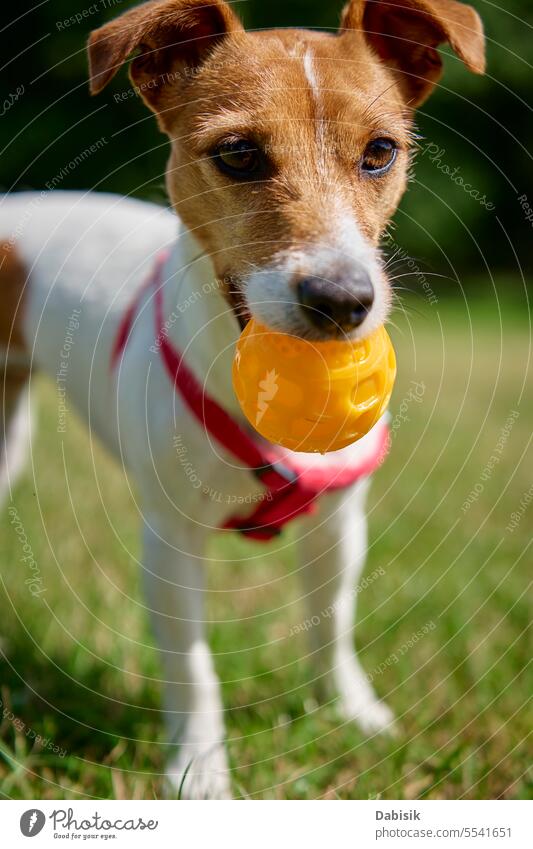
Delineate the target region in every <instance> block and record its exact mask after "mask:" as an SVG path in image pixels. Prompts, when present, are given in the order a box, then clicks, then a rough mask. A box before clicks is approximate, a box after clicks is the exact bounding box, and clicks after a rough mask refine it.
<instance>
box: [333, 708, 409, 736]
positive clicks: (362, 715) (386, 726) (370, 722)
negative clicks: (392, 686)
mask: <svg viewBox="0 0 533 849" xmlns="http://www.w3.org/2000/svg"><path fill="white" fill-rule="evenodd" d="M340 709H341V713H342V715H343V717H344V718H345V719H348V720H351V721H352V722H355V723H356V724H357V725H358V726H359V728H360V729H361V731H362V732H363V733H364V734H368V735H372V734H389V735H391V736H394V737H395V736H397V734H398V728H397V726H396V724H395V719H394V713H393V712H392V710H391V709H390V707H389V706H388V705H386V704H385V702H380V701H379V700H378V699H372V700H365V701H360V700H354V699H350V700H347V699H341V702H340Z"/></svg>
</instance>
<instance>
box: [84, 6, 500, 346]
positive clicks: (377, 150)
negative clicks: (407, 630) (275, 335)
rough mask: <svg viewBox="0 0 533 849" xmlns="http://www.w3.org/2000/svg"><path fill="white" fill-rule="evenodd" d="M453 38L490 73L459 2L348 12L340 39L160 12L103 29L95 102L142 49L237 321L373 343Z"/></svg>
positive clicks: (171, 176)
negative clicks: (391, 230)
mask: <svg viewBox="0 0 533 849" xmlns="http://www.w3.org/2000/svg"><path fill="white" fill-rule="evenodd" d="M442 42H449V44H450V45H451V47H452V48H453V50H454V51H455V53H456V54H457V56H459V57H460V59H462V61H463V62H464V63H465V64H466V65H467V67H468V68H469V69H470V70H471V71H474V72H476V73H481V72H482V71H483V69H484V43H483V31H482V25H481V22H480V19H479V17H478V15H477V13H476V12H475V11H474V10H473V9H472V8H471V7H470V6H465V5H463V4H462V3H457V2H455V1H454V0H351V2H350V3H349V4H348V5H347V6H346V7H345V9H344V11H343V14H342V19H341V26H340V29H339V31H338V33H335V34H328V33H321V32H310V31H306V30H270V31H262V32H245V31H244V29H243V27H242V25H241V24H240V22H239V20H238V19H237V17H236V16H235V14H234V12H233V11H232V10H231V8H230V7H229V6H228V5H227V4H226V3H224V2H222V0H162V2H149V3H144V4H142V5H140V6H138V7H136V8H133V9H131V10H130V11H128V12H126V13H125V14H124V15H122V16H121V17H120V18H118V19H117V20H115V21H112V22H111V23H109V24H106V25H105V26H103V27H101V28H100V29H98V30H96V31H95V32H93V33H92V35H91V37H90V40H89V57H90V73H91V91H92V92H93V93H97V92H99V91H101V90H102V89H103V88H104V86H105V85H106V83H107V82H109V80H110V79H111V78H112V77H113V75H114V74H115V73H116V71H117V70H118V68H119V67H120V65H121V64H122V63H123V62H124V61H125V60H126V59H127V57H128V56H129V55H130V54H132V53H134V52H135V51H138V52H139V55H137V56H136V57H135V58H134V59H133V62H132V64H131V69H130V74H131V78H132V81H133V83H134V85H135V86H137V87H138V91H139V93H140V94H141V96H142V97H143V99H144V101H145V102H146V103H147V105H148V106H149V107H150V108H151V109H152V110H153V111H154V112H155V113H156V115H157V119H158V122H159V126H160V127H161V129H162V130H163V131H164V132H165V133H167V134H168V136H169V137H170V140H171V145H172V147H171V155H170V161H169V167H168V172H167V185H168V191H169V194H170V197H171V200H172V203H173V205H174V207H175V209H176V211H177V213H178V214H179V215H180V217H181V218H182V220H183V221H184V222H185V223H186V225H187V226H188V227H189V228H190V230H191V231H192V232H193V233H194V234H195V235H196V236H197V238H198V239H199V241H200V243H201V244H202V246H203V247H204V248H205V250H206V251H207V252H208V253H209V255H210V257H211V259H212V262H213V265H214V268H215V271H216V274H217V277H218V278H219V280H220V281H221V285H222V286H223V288H224V291H225V293H226V296H227V297H228V299H229V300H230V303H231V304H232V306H233V308H234V309H235V311H236V313H237V314H241V316H242V314H244V315H245V316H246V315H247V314H248V315H249V314H253V315H255V316H256V317H258V318H259V319H260V320H262V321H263V322H264V323H265V324H267V325H269V326H271V327H273V328H276V329H279V330H282V331H285V332H290V333H295V334H299V335H301V336H306V337H310V338H322V339H324V338H327V337H330V336H333V335H338V334H339V333H343V334H344V333H348V334H349V335H350V336H353V337H357V336H365V335H366V334H367V333H369V332H370V331H372V330H373V329H374V328H375V327H377V326H378V325H379V324H380V323H382V322H383V320H384V319H385V318H386V316H387V312H388V309H389V305H390V300H391V298H390V286H389V284H388V283H387V279H386V276H385V273H384V270H383V267H382V263H381V261H380V254H379V249H378V243H379V239H380V236H381V234H382V233H383V231H384V229H385V227H386V225H387V222H388V220H389V218H390V216H391V215H392V213H393V212H394V210H395V209H396V207H397V205H398V202H399V200H400V197H401V195H402V193H403V191H404V189H405V185H406V180H407V174H408V170H409V161H410V147H411V141H412V119H413V112H414V109H415V108H416V107H417V106H418V105H419V104H420V103H422V102H423V101H424V100H425V98H426V97H427V96H428V95H429V93H430V92H431V89H432V88H433V86H434V85H435V83H436V82H437V80H438V79H439V77H440V74H441V68H442V62H441V59H440V56H439V53H438V51H437V49H436V48H437V46H438V45H439V44H441V43H442Z"/></svg>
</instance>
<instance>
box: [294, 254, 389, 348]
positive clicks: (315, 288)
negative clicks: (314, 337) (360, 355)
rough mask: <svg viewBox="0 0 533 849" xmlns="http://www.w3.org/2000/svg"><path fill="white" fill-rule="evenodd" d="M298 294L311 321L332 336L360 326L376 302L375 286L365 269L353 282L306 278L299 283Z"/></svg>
mask: <svg viewBox="0 0 533 849" xmlns="http://www.w3.org/2000/svg"><path fill="white" fill-rule="evenodd" d="M297 291H298V301H299V302H300V305H301V306H302V308H303V310H304V312H305V314H306V317H307V318H308V319H309V321H310V322H312V324H314V325H315V327H318V328H319V329H320V330H324V331H329V332H330V333H332V332H335V331H336V332H337V333H339V332H340V331H344V332H348V331H350V330H353V329H354V328H355V327H358V326H359V325H360V324H362V322H363V321H364V319H365V318H366V316H367V314H368V312H369V310H370V308H371V306H372V304H373V303H374V287H373V285H372V281H371V279H370V277H369V275H368V274H367V272H366V271H364V270H363V269H361V271H360V272H359V273H358V274H357V276H356V277H354V276H352V277H351V278H350V280H349V281H348V280H344V281H339V282H335V281H332V280H326V279H324V278H321V277H306V278H304V279H303V280H300V282H299V283H298V288H297Z"/></svg>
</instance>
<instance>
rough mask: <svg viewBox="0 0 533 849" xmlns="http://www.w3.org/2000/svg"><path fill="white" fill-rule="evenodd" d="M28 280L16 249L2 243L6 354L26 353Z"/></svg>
mask: <svg viewBox="0 0 533 849" xmlns="http://www.w3.org/2000/svg"><path fill="white" fill-rule="evenodd" d="M26 280H27V272H26V268H25V267H24V263H23V262H22V260H21V258H20V256H19V254H18V253H17V250H16V248H15V246H14V245H13V244H12V243H11V242H0V347H1V348H2V349H4V351H16V352H17V353H24V352H26V350H27V349H26V343H25V340H24V335H23V332H22V315H23V309H24V293H25V286H26ZM10 371H11V368H10Z"/></svg>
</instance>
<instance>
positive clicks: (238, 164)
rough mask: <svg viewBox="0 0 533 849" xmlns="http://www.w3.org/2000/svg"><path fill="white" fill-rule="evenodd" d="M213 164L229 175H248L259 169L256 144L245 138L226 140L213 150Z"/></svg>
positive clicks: (243, 176)
mask: <svg viewBox="0 0 533 849" xmlns="http://www.w3.org/2000/svg"><path fill="white" fill-rule="evenodd" d="M214 161H215V164H216V165H217V166H218V167H219V168H220V170H221V171H223V172H224V173H225V174H229V175H230V176H231V177H237V178H238V177H242V178H246V177H249V176H250V175H251V174H255V173H257V172H258V171H260V170H261V156H260V153H259V150H258V148H257V146H256V145H255V144H254V143H253V142H250V141H246V139H239V140H238V141H227V142H223V143H222V144H220V145H219V146H218V147H217V148H216V150H215V158H214Z"/></svg>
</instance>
